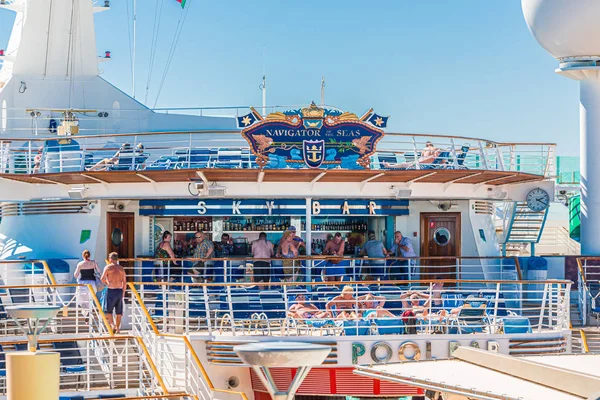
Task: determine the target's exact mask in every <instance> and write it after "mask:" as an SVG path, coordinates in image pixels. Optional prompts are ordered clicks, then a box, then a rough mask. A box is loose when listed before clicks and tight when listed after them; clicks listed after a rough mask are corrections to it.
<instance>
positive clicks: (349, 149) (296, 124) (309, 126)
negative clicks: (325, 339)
mask: <svg viewBox="0 0 600 400" xmlns="http://www.w3.org/2000/svg"><path fill="white" fill-rule="evenodd" d="M387 119H388V117H381V116H379V115H377V114H374V113H373V112H372V110H369V111H368V112H367V113H366V114H365V115H363V116H362V117H361V118H358V116H356V114H352V113H349V112H341V111H338V110H329V109H326V108H320V107H317V106H316V105H315V104H314V103H312V104H311V105H310V106H308V107H305V108H302V109H300V110H294V111H286V112H274V113H271V114H269V115H267V116H266V117H264V118H263V117H262V116H261V115H260V114H259V113H258V112H256V111H255V110H252V112H251V113H250V114H248V115H244V116H242V117H239V118H238V124H239V126H240V127H241V128H243V129H242V136H243V137H244V138H245V139H246V140H247V141H248V143H249V144H250V148H251V150H252V152H253V153H254V155H256V163H257V164H258V165H259V167H261V168H265V167H266V168H287V167H291V168H306V167H308V168H344V169H368V168H369V165H370V158H369V157H370V156H371V155H372V154H373V153H374V152H375V150H376V147H377V143H378V142H379V141H380V140H381V138H382V137H383V135H384V132H383V131H382V130H381V128H385V127H386V125H387Z"/></svg>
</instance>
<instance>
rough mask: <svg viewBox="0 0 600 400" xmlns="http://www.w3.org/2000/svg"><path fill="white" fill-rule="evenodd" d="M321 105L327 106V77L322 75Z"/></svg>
mask: <svg viewBox="0 0 600 400" xmlns="http://www.w3.org/2000/svg"><path fill="white" fill-rule="evenodd" d="M321 107H325V77H324V76H322V77H321Z"/></svg>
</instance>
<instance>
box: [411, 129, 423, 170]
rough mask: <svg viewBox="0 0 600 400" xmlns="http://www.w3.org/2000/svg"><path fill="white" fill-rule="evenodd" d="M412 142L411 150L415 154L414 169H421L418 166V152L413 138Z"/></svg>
mask: <svg viewBox="0 0 600 400" xmlns="http://www.w3.org/2000/svg"><path fill="white" fill-rule="evenodd" d="M412 142H413V150H414V152H415V169H421V165H420V164H419V150H418V149H417V141H416V140H415V137H414V136H413V137H412Z"/></svg>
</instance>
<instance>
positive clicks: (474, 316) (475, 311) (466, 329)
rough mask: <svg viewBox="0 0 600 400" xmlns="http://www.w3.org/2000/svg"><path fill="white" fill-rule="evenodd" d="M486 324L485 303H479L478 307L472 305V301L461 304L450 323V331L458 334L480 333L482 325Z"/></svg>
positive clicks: (487, 323) (482, 328)
mask: <svg viewBox="0 0 600 400" xmlns="http://www.w3.org/2000/svg"><path fill="white" fill-rule="evenodd" d="M488 325H489V322H488V319H487V314H486V305H485V304H480V305H479V306H478V307H474V306H473V303H471V305H469V304H466V305H465V306H463V307H462V308H461V309H460V312H459V313H458V315H457V316H456V318H454V319H452V320H451V323H450V326H451V328H452V329H451V331H452V332H457V333H459V334H461V333H482V332H483V330H484V327H486V326H488Z"/></svg>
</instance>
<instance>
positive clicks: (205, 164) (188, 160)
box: [175, 149, 213, 169]
mask: <svg viewBox="0 0 600 400" xmlns="http://www.w3.org/2000/svg"><path fill="white" fill-rule="evenodd" d="M175 155H177V156H179V164H178V167H179V168H182V169H187V168H192V169H197V168H210V167H211V163H212V161H213V160H211V150H210V149H186V150H177V151H176V152H175Z"/></svg>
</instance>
